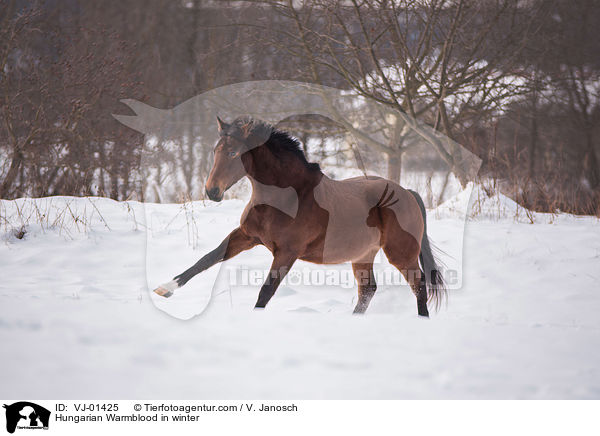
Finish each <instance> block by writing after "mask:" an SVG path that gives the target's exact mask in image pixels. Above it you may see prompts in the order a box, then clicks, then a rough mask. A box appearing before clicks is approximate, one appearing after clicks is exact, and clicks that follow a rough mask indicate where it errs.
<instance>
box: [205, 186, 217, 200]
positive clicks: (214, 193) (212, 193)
mask: <svg viewBox="0 0 600 436" xmlns="http://www.w3.org/2000/svg"><path fill="white" fill-rule="evenodd" d="M206 195H208V198H210V199H211V200H216V199H218V198H219V188H216V187H215V188H211V189H208V188H206Z"/></svg>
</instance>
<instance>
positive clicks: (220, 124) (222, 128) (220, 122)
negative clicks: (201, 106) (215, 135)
mask: <svg viewBox="0 0 600 436" xmlns="http://www.w3.org/2000/svg"><path fill="white" fill-rule="evenodd" d="M228 127H229V124H227V123H226V122H225V121H223V120H222V119H221V118H219V116H218V115H217V129H218V130H219V135H220V134H221V133H223V132H224V131H225V130H227V128H228Z"/></svg>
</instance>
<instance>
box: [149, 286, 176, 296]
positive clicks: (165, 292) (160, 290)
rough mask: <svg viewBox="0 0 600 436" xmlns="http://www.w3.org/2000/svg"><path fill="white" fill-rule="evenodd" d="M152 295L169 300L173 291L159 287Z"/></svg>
mask: <svg viewBox="0 0 600 436" xmlns="http://www.w3.org/2000/svg"><path fill="white" fill-rule="evenodd" d="M154 293H155V294H158V295H160V296H161V297H165V298H169V297H170V296H171V295H173V291H171V290H169V289H165V288H163V287H162V286H159V287H158V288H156V289H155V290H154Z"/></svg>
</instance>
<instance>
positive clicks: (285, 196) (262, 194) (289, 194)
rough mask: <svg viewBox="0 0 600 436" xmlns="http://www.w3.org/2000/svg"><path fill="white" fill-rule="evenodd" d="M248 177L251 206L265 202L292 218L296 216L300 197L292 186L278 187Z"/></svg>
mask: <svg viewBox="0 0 600 436" xmlns="http://www.w3.org/2000/svg"><path fill="white" fill-rule="evenodd" d="M249 179H250V183H251V184H252V197H251V199H250V203H252V205H253V206H257V205H259V204H265V205H267V206H272V207H274V208H276V209H279V210H281V211H282V212H284V213H286V214H287V215H289V216H291V217H292V218H294V217H295V216H296V213H297V212H298V204H299V202H300V199H299V197H298V193H297V192H296V190H295V189H294V188H293V187H291V186H288V187H285V188H280V187H279V186H275V185H265V184H263V183H260V182H259V181H258V180H256V179H253V178H252V177H249Z"/></svg>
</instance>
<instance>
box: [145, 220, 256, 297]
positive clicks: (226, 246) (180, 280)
mask: <svg viewBox="0 0 600 436" xmlns="http://www.w3.org/2000/svg"><path fill="white" fill-rule="evenodd" d="M258 243H259V241H258V240H257V239H255V238H252V237H250V236H248V235H247V234H246V233H245V232H244V231H243V230H242V229H240V228H239V227H238V228H237V229H235V230H234V231H233V232H231V233H230V234H229V236H227V237H226V238H225V239H224V240H223V242H221V244H220V245H219V246H218V247H217V248H215V249H214V250H213V251H211V252H210V253H208V254H207V255H205V256H204V257H202V259H200V260H199V261H198V262H196V263H195V264H194V265H193V266H192V267H191V268H188V269H187V270H185V271H184V272H182V273H181V274H179V275H178V276H175V277H174V278H173V280H171V281H170V282H169V283H165V284H164V285H160V286H159V287H158V288H156V289H155V290H154V292H156V293H157V294H158V295H161V296H163V297H170V296H171V295H173V292H174V291H175V289H177V288H180V287H182V286H183V285H185V284H186V283H187V282H188V281H190V279H191V278H192V277H194V276H195V275H196V274H200V273H201V272H202V271H204V270H207V269H208V268H210V267H211V266H213V265H215V264H217V263H219V262H221V261H223V260H227V259H231V258H232V257H234V256H236V255H238V254H239V253H241V252H242V251H245V250H249V249H250V248H252V247H254V246H256V245H258Z"/></svg>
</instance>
